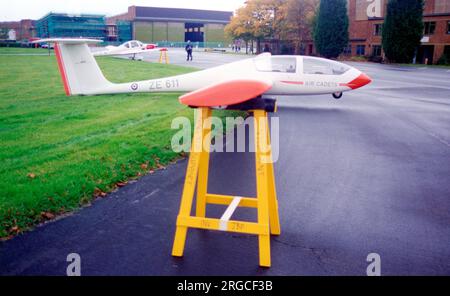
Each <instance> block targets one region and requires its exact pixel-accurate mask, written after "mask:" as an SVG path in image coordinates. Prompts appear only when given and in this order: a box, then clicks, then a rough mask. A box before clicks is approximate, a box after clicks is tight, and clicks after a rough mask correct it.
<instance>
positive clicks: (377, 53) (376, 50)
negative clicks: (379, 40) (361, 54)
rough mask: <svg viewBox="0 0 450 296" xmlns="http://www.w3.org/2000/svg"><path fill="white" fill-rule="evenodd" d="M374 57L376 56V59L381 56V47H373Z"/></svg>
mask: <svg viewBox="0 0 450 296" xmlns="http://www.w3.org/2000/svg"><path fill="white" fill-rule="evenodd" d="M372 56H374V57H379V56H381V45H373V46H372Z"/></svg>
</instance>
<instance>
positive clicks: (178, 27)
mask: <svg viewBox="0 0 450 296" xmlns="http://www.w3.org/2000/svg"><path fill="white" fill-rule="evenodd" d="M232 15H233V13H232V12H231V11H230V12H224V11H212V10H195V9H178V8H158V7H141V6H130V7H128V12H126V13H123V14H120V15H116V16H113V17H109V18H107V26H108V40H114V38H115V37H116V36H118V35H120V22H121V24H122V26H123V25H124V24H127V22H129V23H130V25H131V36H132V39H137V40H140V41H143V42H149V43H150V42H151V43H158V42H159V43H160V42H164V41H166V42H170V43H177V42H186V41H188V40H190V41H192V42H200V43H207V42H213V43H219V44H220V43H221V44H223V45H224V46H228V44H230V43H231V40H230V39H229V38H227V36H226V35H225V32H224V28H225V26H226V25H227V24H228V23H229V22H230V19H231V16H232ZM118 32H119V33H118Z"/></svg>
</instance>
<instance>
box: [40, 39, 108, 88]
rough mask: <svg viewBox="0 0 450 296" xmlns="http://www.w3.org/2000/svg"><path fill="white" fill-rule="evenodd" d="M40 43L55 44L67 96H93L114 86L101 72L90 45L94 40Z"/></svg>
mask: <svg viewBox="0 0 450 296" xmlns="http://www.w3.org/2000/svg"><path fill="white" fill-rule="evenodd" d="M38 42H54V43H55V54H56V59H57V61H58V67H59V71H60V73H61V77H62V80H63V84H64V89H65V91H66V95H68V96H70V95H93V94H98V93H101V92H103V91H104V90H105V89H107V88H108V87H110V86H111V85H112V83H111V82H109V81H108V80H106V78H105V76H103V73H102V71H101V70H100V68H99V66H98V64H97V62H96V60H95V58H94V56H93V55H92V53H91V51H90V49H89V47H88V45H87V44H88V43H97V42H101V41H100V40H94V39H65V38H55V39H53V38H52V39H42V40H39V41H38Z"/></svg>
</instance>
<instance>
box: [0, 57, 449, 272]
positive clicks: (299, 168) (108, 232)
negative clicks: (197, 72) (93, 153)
mask: <svg viewBox="0 0 450 296" xmlns="http://www.w3.org/2000/svg"><path fill="white" fill-rule="evenodd" d="M169 54H170V56H169V57H170V59H171V62H172V63H175V64H181V65H186V64H189V65H191V66H194V67H199V68H208V67H211V66H215V65H219V64H222V63H225V62H230V61H234V60H239V59H242V58H245V56H236V55H229V54H227V55H222V54H215V53H209V54H208V53H201V52H195V53H194V61H193V62H189V63H187V62H186V61H185V60H184V52H183V51H181V50H172V51H171V52H169ZM150 59H151V57H150ZM351 64H352V65H353V66H355V67H357V68H359V69H360V70H362V71H364V72H365V73H367V74H368V75H369V76H371V77H372V78H373V82H372V83H371V84H370V85H368V86H366V87H364V88H362V89H359V90H356V91H353V92H349V93H344V96H343V98H342V99H341V100H334V99H332V97H331V95H321V96H305V97H280V98H279V99H278V102H279V109H278V112H277V113H275V114H274V115H273V116H277V117H278V118H279V130H280V133H279V135H280V138H279V143H280V145H279V158H278V161H277V162H276V163H275V175H276V182H277V192H278V199H279V207H280V208H279V212H280V220H281V228H282V233H281V235H280V236H278V237H272V239H271V250H272V267H271V268H269V269H265V268H259V267H258V243H257V238H256V237H255V236H251V235H241V234H232V233H224V232H214V231H203V230H190V231H189V233H188V238H187V243H186V248H185V256H184V257H183V258H182V259H178V258H172V257H171V256H170V252H171V247H172V242H173V235H174V231H175V220H176V216H177V213H178V207H179V202H180V196H181V191H182V185H183V181H184V174H185V169H186V165H187V160H182V161H180V162H178V163H176V164H174V165H171V166H169V167H168V168H166V169H164V170H159V171H157V172H156V173H154V174H152V175H147V176H144V177H142V178H141V179H140V180H138V181H137V182H134V183H132V184H129V185H127V186H125V187H123V188H121V189H120V190H118V191H116V192H114V193H112V194H110V195H109V196H108V197H107V198H104V199H101V200H99V201H97V202H95V203H94V204H93V205H92V206H91V207H88V208H84V209H82V210H80V211H78V212H76V213H74V214H72V215H70V216H68V217H65V218H63V219H59V220H57V221H55V222H52V223H47V224H45V225H42V226H40V227H38V228H36V229H35V230H33V231H30V232H28V233H25V234H23V235H20V236H18V237H16V238H14V239H12V240H10V241H7V242H3V243H0V274H3V275H17V274H20V275H42V274H45V275H64V274H65V272H66V267H67V264H68V263H67V262H66V257H67V255H68V254H69V253H78V254H80V256H81V272H82V274H83V275H365V274H366V268H367V266H368V264H369V263H368V262H366V258H367V255H368V254H369V253H378V254H379V255H380V257H381V273H382V275H450V72H449V71H448V70H445V69H435V68H415V67H400V66H389V65H378V64H369V63H351ZM241 128H242V127H241ZM210 173H211V175H210V181H209V187H210V190H209V191H210V192H212V193H221V194H232V195H244V196H245V195H250V196H251V195H254V194H255V182H254V159H253V155H252V154H251V153H214V154H213V155H212V158H211V172H210ZM223 210H224V208H223V207H220V206H209V207H208V216H212V217H219V216H220V215H221V213H222V212H223ZM233 218H236V219H248V220H251V219H253V220H254V219H255V218H256V213H255V211H254V210H251V209H246V210H241V209H238V210H237V212H236V214H235V216H233Z"/></svg>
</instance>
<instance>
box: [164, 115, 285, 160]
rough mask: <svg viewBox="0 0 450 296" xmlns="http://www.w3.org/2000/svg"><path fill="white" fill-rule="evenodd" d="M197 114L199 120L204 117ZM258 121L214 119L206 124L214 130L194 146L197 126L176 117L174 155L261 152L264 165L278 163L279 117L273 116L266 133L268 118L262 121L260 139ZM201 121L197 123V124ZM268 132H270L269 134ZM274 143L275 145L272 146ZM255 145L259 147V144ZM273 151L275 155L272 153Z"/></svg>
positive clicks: (232, 118)
mask: <svg viewBox="0 0 450 296" xmlns="http://www.w3.org/2000/svg"><path fill="white" fill-rule="evenodd" d="M199 114H200V112H196V117H197V116H200V115H199ZM254 120H255V119H254V118H253V117H247V118H246V119H244V118H243V117H226V118H225V119H222V118H220V117H215V116H211V117H209V118H208V119H207V120H204V121H203V123H204V125H209V124H210V125H211V131H210V132H209V134H206V135H205V138H207V137H208V138H209V137H210V138H211V141H206V140H205V139H201V140H200V141H199V142H197V143H192V132H193V126H192V124H191V121H190V120H189V118H187V117H176V118H174V119H173V120H172V124H171V128H172V129H176V130H178V131H177V132H176V133H175V134H174V135H173V137H172V141H171V147H172V150H173V151H174V152H177V153H180V152H191V151H194V152H201V151H210V152H255V150H256V149H257V150H258V151H259V152H260V153H261V155H262V159H261V161H262V162H263V163H275V162H276V161H277V160H278V157H279V151H280V149H279V140H280V138H279V131H280V124H279V118H278V117H275V116H274V117H270V118H269V119H268V122H269V123H270V124H269V126H270V128H269V127H268V126H267V128H268V129H267V130H263V128H262V127H263V126H265V121H267V119H266V118H259V119H258V120H259V124H258V125H259V126H260V131H259V132H258V139H257V140H256V139H255V136H254V134H255V133H254V127H255V126H254ZM196 122H197V121H196ZM225 132H226V142H225V143H224V133H225ZM265 132H268V133H265ZM269 140H270V143H271V145H268V143H269ZM255 143H256V144H257V145H255ZM270 152H271V153H270Z"/></svg>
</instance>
